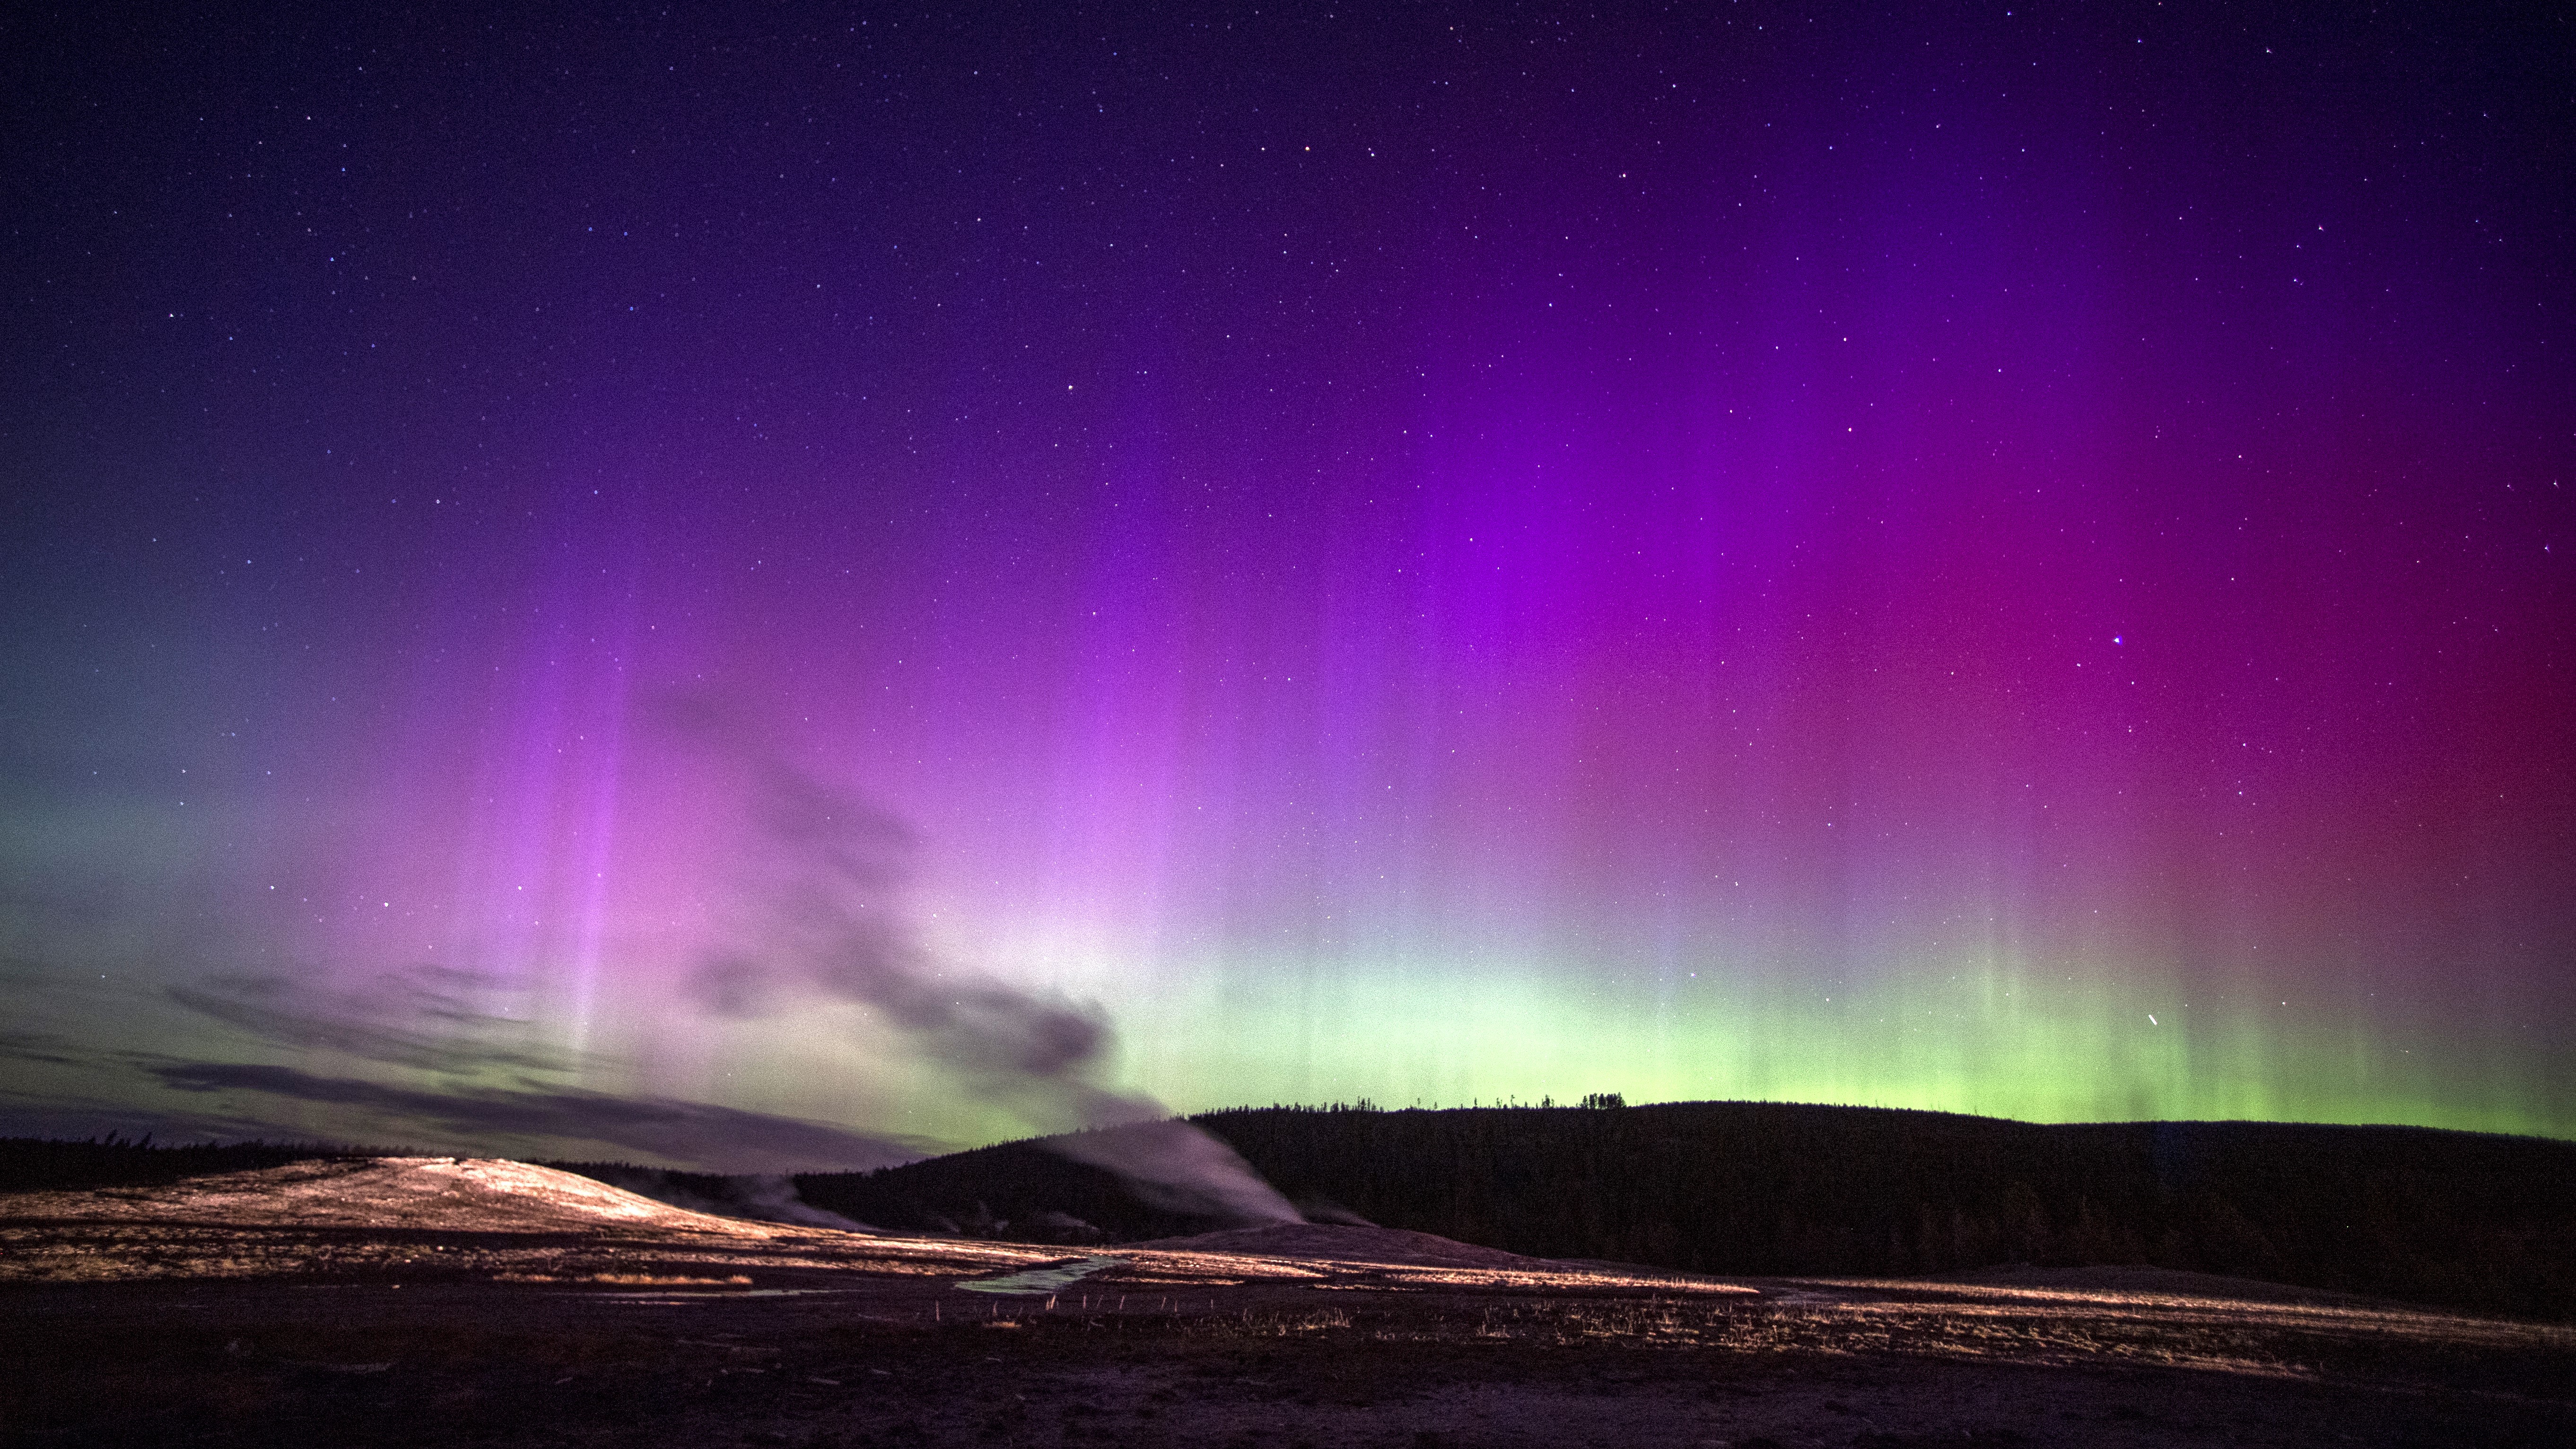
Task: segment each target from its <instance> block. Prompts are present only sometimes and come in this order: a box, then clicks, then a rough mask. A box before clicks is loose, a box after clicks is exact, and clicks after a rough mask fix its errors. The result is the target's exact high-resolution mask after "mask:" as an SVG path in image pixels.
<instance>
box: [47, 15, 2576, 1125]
mask: <svg viewBox="0 0 2576 1449" xmlns="http://www.w3.org/2000/svg"><path fill="white" fill-rule="evenodd" d="M359 8H360V7H349V6H327V7H320V8H316V9H313V10H311V11H309V12H300V13H299V12H297V11H295V10H293V9H291V8H289V7H284V6H245V7H239V8H237V9H215V8H208V9H204V10H201V11H198V12H196V13H194V14H193V15H180V16H178V17H177V18H175V19H167V20H166V21H165V20H164V19H163V18H161V17H163V16H165V15H166V14H168V13H170V12H175V11H177V9H178V7H147V9H146V10H133V9H131V8H128V10H127V12H126V13H123V14H117V13H113V12H114V8H113V7H110V8H109V9H105V10H102V9H100V8H98V7H63V8H62V9H61V10H60V11H59V12H58V13H52V14H47V13H42V12H40V11H39V9H38V8H37V7H33V6H20V7H15V8H13V9H11V10H10V11H9V12H8V16H7V18H6V19H5V20H0V108H5V109H0V114H5V116H6V122H5V135H0V186H5V191H4V192H0V238H5V240H0V247H5V250H0V283H5V286H0V369H5V372H0V480H5V481H4V482H0V492H5V494H6V499H5V502H0V610H5V613H0V619H5V628H0V1130H9V1131H16V1132H43V1133H76V1134H80V1135H87V1134H89V1133H91V1132H98V1131H109V1130H119V1131H127V1132H142V1131H154V1132H158V1133H160V1134H162V1136H163V1137H164V1138H169V1137H175V1136H190V1135H202V1134H216V1135H224V1136H242V1135H266V1136H272V1137H275V1136H297V1137H319V1138H329V1139H334V1140H341V1141H360V1142H379V1143H407V1144H413V1145H417V1146H421V1147H424V1148H435V1149H444V1150H453V1151H467V1150H470V1151H498V1152H509V1153H524V1154H555V1155H572V1156H588V1157H602V1156H613V1157H622V1158H628V1159H634V1160H647V1159H649V1160H658V1161H664V1162H670V1163H683V1164H704V1165H712V1166H719V1167H728V1168H744V1169H755V1168H759V1169H770V1168H784V1167H797V1166H846V1165H868V1164H870V1163H874V1162H879V1161H886V1160H892V1159H893V1158H896V1157H900V1156H904V1155H910V1154H915V1153H918V1152H922V1151H928V1150H936V1149H939V1148H943V1147H947V1146H957V1145H967V1144H972V1143H976V1142H983V1141H991V1140H995V1139H999V1138H1005V1137H1014V1136H1021V1135H1026V1134H1027V1133H1030V1132H1035V1131H1047V1130H1055V1129H1058V1128H1063V1127H1068V1126H1074V1125H1080V1124H1083V1123H1087V1122H1098V1121H1107V1120H1114V1119H1116V1118H1118V1117H1121V1116H1133V1115H1138V1114H1140V1113H1148V1112H1152V1111H1156V1110H1160V1109H1163V1108H1169V1109H1171V1110H1199V1109H1204V1108H1209V1107H1217V1106H1226V1105H1234V1104H1241V1103H1261V1104H1267V1103H1270V1102H1273V1101H1303V1102H1322V1101H1333V1100H1350V1099H1356V1098H1363V1097H1365V1098H1368V1099H1371V1100H1374V1101H1376V1102H1377V1103H1379V1104H1381V1105H1384V1106H1409V1105H1413V1104H1416V1103H1420V1104H1422V1105H1426V1106H1447V1105H1465V1104H1467V1103H1470V1102H1474V1101H1483V1102H1487V1103H1491V1102H1494V1101H1497V1100H1517V1101H1520V1102H1527V1103H1535V1102H1537V1101H1538V1100H1540V1099H1541V1098H1542V1097H1550V1096H1552V1097H1554V1098H1555V1099H1557V1100H1558V1101H1564V1100H1566V1099H1568V1098H1571V1097H1576V1096H1580V1095H1581V1094H1583V1093H1586V1092H1592V1091H1617V1092H1622V1093H1624V1094H1625V1095H1626V1096H1627V1098H1628V1099H1629V1100H1630V1101H1649V1100H1666V1099H1697V1098H1754V1099H1769V1100H1785V1101H1807V1102H1838V1103H1862V1104H1880V1105H1888V1106H1907V1107H1928V1108H1939V1109H1944V1110H1953V1111H1969V1112H1980V1113H1989V1114H1996V1115H2004V1116H2012V1117H2020V1118H2027V1119H2032V1120H2044V1121H2059V1120H2070V1119H2116V1120H2129V1119H2140V1118H2229V1117H2255V1118H2275V1119H2295V1120H2311V1121H2334V1122H2401V1123H2419V1124H2427V1125H2433V1126H2443V1127H2458V1128H2475V1129H2481V1130H2491V1131H2506V1132H2521V1133H2538V1134H2545V1135H2551V1136H2558V1137H2571V1136H2576V1052H2571V1050H2570V1046H2569V1043H2570V1040H2571V1034H2576V726H2571V723H2570V721H2571V718H2576V575H2571V568H2576V526H2571V525H2576V499H2571V489H2570V488H2569V487H2568V486H2566V485H2568V484H2570V483H2571V482H2576V333H2571V328H2570V319H2571V317H2576V26H2571V22H2570V20H2569V18H2568V15H2567V12H2566V11H2565V9H2564V8H2563V7H2559V6H2542V5H2534V6H2529V7H2526V8H2490V7H2480V6H2475V5H2461V6H2443V7H2427V6H2411V7H2396V8H2395V9H2393V10H2391V9H2385V8H2383V9H2382V10H2379V11H2377V12H2374V13H2364V12H2362V11H2360V10H2359V9H2357V8H2355V7H2312V8H2310V9H2309V10H2308V11H2307V12H2306V13H2305V14H2303V15H2302V14H2291V13H2288V12H2289V11H2290V9H2291V7H2243V6H2221V5H2183V4H2167V5H2153V4H2143V5H2103V4H2086V5H2077V4H2069V3H2063V0H2051V3H2041V4H2036V5H2034V4H2029V3H2026V0H2004V3H2002V4H1985V5H1974V6H1966V5H1963V6H1954V7H1940V6H1920V5H1900V6H1893V7H1887V8H1865V7H1861V6H1826V7H1813V6H1810V7H1793V6H1785V5H1777V4H1767V3H1764V4H1722V3H1709V4H1704V5H1685V6H1676V7H1670V8H1659V7H1653V6H1645V5H1611V6H1602V7H1591V8H1587V7H1581V6H1519V7H1508V6H1500V5H1473V6H1468V5H1459V6H1438V5H1420V6H1335V5H1314V4H1307V5H1279V4H1265V5H1262V6H1260V7H1258V8H1251V7H1231V8H1229V7H1221V6H1195V5H1193V6H1181V5H1175V6H1169V7H1161V8H1149V7H1142V6H1136V7H1096V6H1079V5H1065V6H1043V7H1041V6H1030V7H1025V8H1024V9H1022V10H1020V11H1017V12H1014V11H1013V10H1012V9H1010V8H1008V7H1002V6H992V7H972V8H968V9H965V10H961V11H956V12H933V11H923V10H919V9H914V8H905V7H895V6H888V7H878V6H868V5H852V6H792V5H790V6H760V7H753V6H735V7H709V11H710V12H714V11H721V12H722V13H699V14H694V15H693V14H691V13H689V11H688V10H687V9H685V8H680V9H674V10H672V11H668V12H665V11H659V10H655V11H608V10H601V11H596V12H593V13H592V14H591V15H590V16H589V17H588V18H576V19H549V18H546V12H547V11H548V10H554V11H556V12H557V13H561V11H562V10H563V9H565V8H566V7H538V8H537V9H535V10H530V9H528V8H526V7H509V8H494V9H492V10H489V11H469V10H464V9H446V10H439V9H435V8H424V9H422V10H420V11H418V12H414V11H411V10H406V11H405V13H403V14H400V15H397V16H394V17H391V18H381V19H380V18H376V17H372V16H365V15H361V14H359V13H358V10H359ZM164 25H166V28H155V27H160V26H164Z"/></svg>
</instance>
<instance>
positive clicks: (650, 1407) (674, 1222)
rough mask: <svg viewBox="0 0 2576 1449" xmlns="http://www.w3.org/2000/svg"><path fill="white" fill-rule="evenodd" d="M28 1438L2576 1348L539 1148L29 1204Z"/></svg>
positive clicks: (2523, 1402) (2493, 1377) (1846, 1423)
mask: <svg viewBox="0 0 2576 1449" xmlns="http://www.w3.org/2000/svg"><path fill="white" fill-rule="evenodd" d="M0 1354H5V1355H6V1361H7V1362H8V1363H9V1364H10V1365H11V1372H10V1373H9V1374H6V1375H0V1442H5V1443H8V1444H21V1443H23V1444H75V1443H79V1444H86V1443H139V1442H152V1443H164V1444H185V1443H203V1444H210V1445H211V1444H221V1445H249V1444H260V1445H267V1444H293V1443H308V1442H309V1443H317V1444H318V1443H325V1442H328V1443H333V1444H348V1443H370V1444H373V1443H410V1444H422V1445H439V1446H444V1445H456V1444H479V1443H496V1444H497V1443H511V1444H520V1443H547V1444H600V1445H610V1444H614V1445H616V1446H618V1449H651V1446H656V1445H663V1444H669V1445H682V1444H686V1445H690V1446H693V1449H694V1446H701V1445H708V1444H737V1443H758V1444H795V1445H813V1446H856V1445H873V1444H887V1445H895V1444H902V1445H912V1444H977V1445H984V1444H1046V1445H1062V1444H1088V1443H1098V1444H1143V1445H1157V1444H1172V1445H1181V1444H1190V1445H1199V1444H1235V1445H1244V1446H1254V1445H1277V1446H1281V1449H1295V1446H1301V1445H1303V1446H1313V1449H1324V1446H1344V1445H1398V1446H1408V1449H1422V1446H1436V1445H1456V1446H1481V1445H1493V1446H1505V1445H1510V1446H1519V1445H1560V1444H1604V1445H1628V1444H1643V1443H1672V1444H1692V1445H1711V1444H1715V1445H1736V1446H1759V1445H1766V1444H1770V1445H1786V1444H1860V1445H1899V1444H1934V1443H1945V1444H1958V1443H1984V1444H2084V1445H2124V1444H2128V1445H2167V1444H2186V1443H2187V1444H2311V1443H2343V1442H2351V1443H2364V1444H2448V1443H2459V1444H2494V1443H2515V1442H2527V1443H2533V1444H2557V1443H2568V1442H2576V1333H2571V1330H2570V1329H2569V1328H2568V1327H2566V1326H2565V1325H2563V1324H2554V1323H2530V1322H2517V1321H2508V1320H2501V1319H2493V1318H2479V1317H2470V1316H2462V1315H2457V1314H2448V1313H2443V1312H2439V1311H2435V1310H2431V1309H2426V1308H2421V1307H2414V1306H2408V1305H2403V1304H2393V1303H2385V1302H2377V1301H2371V1300H2363V1299H2355V1298H2351V1297H2347V1296H2340V1295H2334V1294H2325V1293H2314V1292H2308V1291H2305V1290H2300V1289H2294V1288H2286V1287H2282V1286H2281V1285H2277V1284H2260V1283H2249V1282H2244V1281H2242V1280H2234V1279H2224V1278H2213V1277H2209V1276H2206V1275H2198V1274H2186V1273H2174V1272H2169V1271H2164V1270H2158V1269H2148V1268H2119V1267H2097V1268H2029V1267H2022V1268H2011V1269H1994V1270H1987V1271H1985V1272H1981V1273H1976V1274H1969V1275H1962V1276H1960V1277H1955V1278H1950V1279H1945V1280H1938V1281H1934V1280H1871V1281H1859V1280H1831V1281H1828V1280H1786V1279H1740V1280H1721V1279H1714V1278H1708V1277H1702V1276H1695V1275H1686V1274H1673V1273H1665V1272H1661V1271H1659V1270H1654V1269H1647V1268H1637V1267H1633V1266H1629V1265H1622V1264H1610V1263H1563V1262H1553V1261H1549V1260H1543V1259H1533V1258H1527V1257H1521V1256H1518V1255H1515V1254H1510V1253H1504V1252H1499V1251H1496V1250H1493V1249H1489V1248H1482V1247H1477V1246H1474V1245H1471V1244H1465V1243H1457V1242H1452V1241H1449V1240H1447V1239H1443V1238H1436V1237H1432V1236H1430V1235H1428V1234H1423V1233H1414V1232H1406V1231H1401V1230H1397V1229H1388V1228H1371V1227H1359V1226H1341V1225H1328V1224H1292V1225H1277V1226H1271V1227H1262V1228H1247V1229H1239V1230H1234V1231H1229V1232H1219V1233H1208V1234H1202V1235H1199V1236H1196V1237H1190V1238H1179V1239H1167V1240H1162V1241H1158V1242H1151V1243H1137V1244H1127V1245H1118V1246H1111V1247H1105V1248H1096V1249H1090V1250H1085V1251H1082V1252H1076V1253H1068V1252H1066V1251H1065V1250H1063V1249H1059V1248H1052V1247H1045V1246H1039V1245H1030V1244H1013V1243H999V1242H988V1241H978V1240H966V1239H954V1238H924V1237H909V1236H899V1235H891V1234H872V1233H863V1232H845V1231H836V1230H832V1229H828V1228H816V1227H806V1226H796V1225H787V1224H780V1223H772V1222H748V1221H742V1220H737V1219H732V1218H724V1217H716V1216H710V1215H708V1214H704V1213H699V1212H692V1211H688V1210H685V1209H682V1208H677V1207H672V1206H669V1205H667V1204H663V1203H659V1202H655V1201H653V1200H651V1199H648V1198H643V1197H639V1196H637V1195H635V1194H633V1193H629V1192H625V1191H622V1190H620V1189H617V1188H613V1187H609V1186H606V1185H604V1184H601V1183H597V1182H593V1181H591V1180H590V1179H587V1178H582V1177H577V1176H574V1175H571V1174H567V1173H562V1172H557V1171H553V1170H551V1169H546V1168H540V1167H534V1166H530V1165H527V1164H523V1163H513V1162H503V1161H491V1160H482V1159H466V1160H459V1159H453V1158H379V1159H371V1160H352V1161H336V1162H314V1163H302V1164H296V1165H293V1166H289V1167H281V1168H274V1169H269V1170H266V1171H260V1172H246V1173H235V1174H229V1175H225V1176H221V1177H209V1178H201V1179H196V1180H194V1181H190V1182H183V1183H178V1184H174V1185H171V1186H166V1187H155V1188H136V1189H112V1190H103V1191H91V1192H58V1193H28V1194H18V1195H14V1196H8V1197H0Z"/></svg>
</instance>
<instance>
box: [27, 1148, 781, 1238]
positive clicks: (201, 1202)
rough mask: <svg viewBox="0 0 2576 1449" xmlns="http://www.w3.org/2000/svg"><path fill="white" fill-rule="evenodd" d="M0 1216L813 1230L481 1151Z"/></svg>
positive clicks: (315, 1167) (530, 1229)
mask: <svg viewBox="0 0 2576 1449" xmlns="http://www.w3.org/2000/svg"><path fill="white" fill-rule="evenodd" d="M6 1213H7V1216H9V1217H13V1218H48V1219H54V1220H58V1221H59V1220H72V1221H87V1222H145V1221H148V1222H158V1223H201V1224H210V1225H211V1224H225V1225H234V1226H242V1227H348V1228H402V1229H416V1230H434V1231H441V1232H476V1233H590V1232H597V1231H599V1230H601V1229H620V1228H622V1229H628V1230H634V1231H641V1232H648V1233H655V1234H666V1233H691V1234H711V1235H719V1236H723V1237H733V1238H743V1237H750V1238H770V1237H776V1236H779V1235H780V1234H782V1233H792V1234H794V1235H796V1236H800V1237H803V1236H811V1235H812V1234H814V1233H815V1232H816V1231H818V1230H817V1229H813V1228H801V1227H800V1228H784V1227H781V1226H779V1225H776V1224H769V1223H753V1222H743V1221H740V1220H738V1219H734V1218H720V1217H716V1216H713V1215H711V1214H708V1213H696V1212H690V1211H689V1210H687V1209H686V1208H676V1207H672V1206H670V1205H669V1204H667V1203H659V1202H655V1201H653V1200H652V1199H651V1198H648V1197H640V1196H638V1195H636V1194H634V1193H631V1192H628V1191H626V1190H625V1189H623V1188H616V1187H610V1186H609V1185H608V1184H606V1183H604V1182H595V1181H593V1180H591V1179H590V1178H587V1177H580V1176H577V1175H575V1174H573V1173H569V1172H559V1171H557V1170H555V1169H554V1168H551V1167H537V1166H534V1165H532V1164H529V1163H525V1162H508V1161H503V1160H500V1159H496V1158H480V1157H477V1158H456V1157H372V1158H358V1159H350V1160H341V1161H325V1162H297V1163H290V1164H289V1165H287V1166H284V1167H271V1168H266V1169H263V1170H260V1171H256V1172H231V1173H225V1174H223V1175H221V1176H217V1177H200V1178H193V1179H190V1180H188V1181H186V1182H178V1183H172V1184H170V1185H169V1186H166V1187H137V1188H105V1189H100V1190H97V1191H92V1192H49V1193H25V1194H19V1195H16V1196H14V1197H12V1198H11V1199H10V1200H9V1201H8V1203H7V1208H6Z"/></svg>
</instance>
